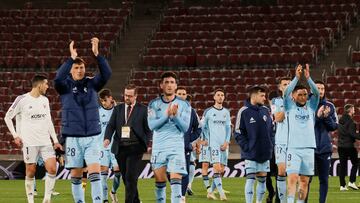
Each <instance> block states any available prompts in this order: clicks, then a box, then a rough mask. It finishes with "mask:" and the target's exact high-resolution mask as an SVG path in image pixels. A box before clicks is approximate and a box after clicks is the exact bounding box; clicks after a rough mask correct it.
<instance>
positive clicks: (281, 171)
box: [278, 165, 286, 176]
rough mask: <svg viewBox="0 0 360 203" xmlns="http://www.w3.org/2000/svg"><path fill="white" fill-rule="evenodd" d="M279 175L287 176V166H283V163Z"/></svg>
mask: <svg viewBox="0 0 360 203" xmlns="http://www.w3.org/2000/svg"><path fill="white" fill-rule="evenodd" d="M278 175H279V176H286V169H285V166H283V165H279V166H278Z"/></svg>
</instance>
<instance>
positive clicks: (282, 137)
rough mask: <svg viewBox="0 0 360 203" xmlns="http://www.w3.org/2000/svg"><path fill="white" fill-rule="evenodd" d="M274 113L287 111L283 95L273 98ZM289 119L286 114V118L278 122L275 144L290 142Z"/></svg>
mask: <svg viewBox="0 0 360 203" xmlns="http://www.w3.org/2000/svg"><path fill="white" fill-rule="evenodd" d="M271 107H272V114H273V115H275V113H279V112H285V109H284V99H283V98H282V97H276V98H274V99H273V100H272V106H271ZM288 134H289V132H288V120H287V118H286V115H285V119H284V120H283V121H281V122H276V133H275V144H276V145H286V144H287V142H288V140H287V139H288Z"/></svg>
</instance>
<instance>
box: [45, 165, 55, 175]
mask: <svg viewBox="0 0 360 203" xmlns="http://www.w3.org/2000/svg"><path fill="white" fill-rule="evenodd" d="M46 171H47V172H48V174H52V175H53V174H56V167H55V166H50V167H48V168H47V169H46Z"/></svg>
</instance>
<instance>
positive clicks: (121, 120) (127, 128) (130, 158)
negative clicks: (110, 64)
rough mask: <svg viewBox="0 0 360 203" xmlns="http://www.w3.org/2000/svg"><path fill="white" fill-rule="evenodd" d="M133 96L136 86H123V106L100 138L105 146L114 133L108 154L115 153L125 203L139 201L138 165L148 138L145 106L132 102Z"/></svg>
mask: <svg viewBox="0 0 360 203" xmlns="http://www.w3.org/2000/svg"><path fill="white" fill-rule="evenodd" d="M136 97H137V89H136V86H135V85H133V84H129V85H127V86H126V87H125V91H124V101H125V103H121V104H119V105H117V106H116V107H115V109H114V111H113V113H112V115H111V118H110V121H109V123H108V125H107V127H106V131H105V138H104V146H107V145H109V144H110V142H111V138H112V136H113V134H114V132H115V134H114V140H113V144H112V148H111V152H112V153H114V154H115V157H116V160H117V162H118V164H119V167H120V172H121V174H122V178H123V181H124V185H125V202H126V203H139V202H140V200H139V194H138V189H137V181H138V177H139V163H140V162H141V159H142V156H143V154H144V152H146V151H147V148H148V143H150V140H151V136H152V132H151V130H150V129H149V127H148V123H147V107H146V106H145V105H143V104H140V103H139V102H136Z"/></svg>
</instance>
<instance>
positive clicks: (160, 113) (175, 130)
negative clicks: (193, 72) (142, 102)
mask: <svg viewBox="0 0 360 203" xmlns="http://www.w3.org/2000/svg"><path fill="white" fill-rule="evenodd" d="M170 104H178V112H177V114H176V116H174V117H169V116H168V115H167V109H168V107H169V105H170ZM190 117H191V106H190V104H189V103H188V102H187V101H184V100H182V99H180V98H178V97H176V96H175V98H174V100H173V101H171V102H166V101H164V100H163V97H162V96H160V97H158V98H156V99H154V100H152V101H151V102H150V103H149V106H148V125H149V128H150V129H151V130H152V131H153V146H152V151H153V152H161V151H171V150H174V149H175V150H182V151H184V133H185V132H186V131H187V130H188V129H189V125H190Z"/></svg>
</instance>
